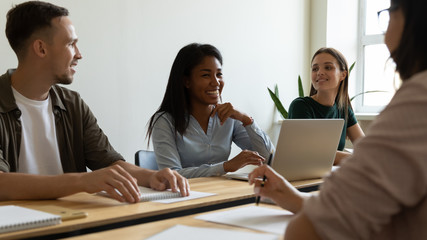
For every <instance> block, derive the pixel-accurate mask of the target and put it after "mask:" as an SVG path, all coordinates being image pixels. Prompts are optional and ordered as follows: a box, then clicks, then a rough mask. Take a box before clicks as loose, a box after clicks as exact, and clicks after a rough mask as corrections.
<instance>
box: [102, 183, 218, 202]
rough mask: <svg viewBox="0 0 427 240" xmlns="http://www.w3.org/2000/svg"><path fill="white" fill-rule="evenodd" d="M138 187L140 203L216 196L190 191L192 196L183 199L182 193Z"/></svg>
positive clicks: (103, 193) (103, 194) (107, 195)
mask: <svg viewBox="0 0 427 240" xmlns="http://www.w3.org/2000/svg"><path fill="white" fill-rule="evenodd" d="M138 187H139V190H140V191H141V197H140V202H159V203H173V202H180V201H186V200H191V199H196V198H202V197H208V196H212V195H215V194H214V193H205V192H196V191H190V196H187V197H181V193H180V192H172V191H171V190H170V189H168V190H164V191H157V190H154V189H151V188H147V187H142V186H138ZM98 194H100V195H102V196H105V197H110V195H109V194H107V193H106V192H100V193H98Z"/></svg>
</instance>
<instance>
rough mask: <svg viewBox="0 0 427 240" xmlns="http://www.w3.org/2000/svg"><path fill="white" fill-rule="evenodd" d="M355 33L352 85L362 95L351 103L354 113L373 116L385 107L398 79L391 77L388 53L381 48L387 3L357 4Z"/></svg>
mask: <svg viewBox="0 0 427 240" xmlns="http://www.w3.org/2000/svg"><path fill="white" fill-rule="evenodd" d="M360 1H361V2H360V10H361V11H360V15H361V16H360V19H361V21H360V22H359V23H360V24H361V26H360V29H359V36H360V46H359V47H360V48H359V58H358V59H359V62H358V64H357V65H359V66H357V68H358V71H359V72H358V73H359V74H358V75H359V76H360V77H359V79H358V80H357V83H356V90H357V92H358V93H361V92H368V91H369V92H370V91H374V92H373V93H372V92H370V93H365V94H363V95H361V96H359V97H357V98H355V99H354V101H353V107H355V108H356V112H357V113H375V112H379V111H381V109H382V108H383V107H384V106H385V105H387V104H388V102H389V101H390V99H391V97H392V96H393V94H394V92H395V91H396V89H397V87H398V85H399V84H400V79H399V77H398V75H396V74H395V65H394V63H393V61H392V60H391V59H390V58H389V56H390V53H389V51H388V49H387V47H386V45H385V44H384V32H385V30H386V29H387V25H388V19H389V13H388V11H387V10H385V11H382V12H380V13H379V11H381V10H384V9H387V8H389V6H390V0H375V1H372V0H360Z"/></svg>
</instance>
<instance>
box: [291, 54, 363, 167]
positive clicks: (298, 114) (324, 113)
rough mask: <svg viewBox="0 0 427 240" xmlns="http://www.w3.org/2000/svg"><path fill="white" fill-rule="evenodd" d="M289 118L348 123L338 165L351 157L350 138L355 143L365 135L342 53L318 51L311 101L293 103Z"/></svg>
mask: <svg viewBox="0 0 427 240" xmlns="http://www.w3.org/2000/svg"><path fill="white" fill-rule="evenodd" d="M289 118H294V119H304V118H341V119H345V122H344V127H343V131H342V134H341V140H340V143H339V145H338V151H337V154H336V157H335V162H334V164H339V163H340V162H341V160H342V159H344V158H345V157H347V156H349V155H350V154H351V153H349V152H344V151H343V150H344V145H345V139H346V137H347V136H348V138H349V139H350V140H351V142H352V143H354V142H355V141H356V140H357V139H359V138H361V137H363V136H365V134H364V133H363V131H362V129H361V128H360V126H359V124H358V123H357V120H356V117H355V116H354V113H353V109H352V107H351V103H350V99H349V97H348V65H347V61H346V60H345V58H344V56H343V55H342V53H340V52H339V51H338V50H336V49H334V48H321V49H319V50H317V52H316V53H315V54H314V56H313V58H312V60H311V90H310V97H299V98H297V99H295V100H294V101H292V103H291V105H290V106H289Z"/></svg>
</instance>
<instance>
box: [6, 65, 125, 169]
mask: <svg viewBox="0 0 427 240" xmlns="http://www.w3.org/2000/svg"><path fill="white" fill-rule="evenodd" d="M13 71H14V70H8V71H7V72H6V73H5V74H3V75H2V76H0V171H3V172H17V171H18V169H19V161H18V158H19V150H20V145H21V131H22V126H21V121H20V117H21V111H20V110H19V108H18V106H17V105H16V102H15V98H14V96H13V93H12V87H11V75H12V73H13ZM49 96H50V98H51V99H52V106H53V114H54V116H55V127H56V137H57V141H58V147H59V155H60V157H61V164H62V169H63V171H64V173H67V172H85V171H86V167H88V168H89V169H91V170H96V169H99V168H103V167H107V166H109V165H111V164H112V163H114V162H115V161H118V160H122V159H123V157H122V156H121V155H120V154H119V153H117V152H116V151H115V150H114V148H113V147H112V146H111V145H110V143H109V141H108V138H107V136H106V135H105V134H104V133H103V132H102V130H101V128H100V127H99V126H98V124H97V120H96V118H95V116H94V115H93V113H92V112H91V111H90V109H89V107H88V106H87V105H86V103H85V102H84V101H83V100H82V99H81V97H80V95H79V94H78V93H77V92H75V91H71V90H69V89H66V88H64V87H60V86H57V85H54V86H52V88H51V89H50V91H49Z"/></svg>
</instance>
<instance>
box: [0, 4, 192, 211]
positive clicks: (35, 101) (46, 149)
mask: <svg viewBox="0 0 427 240" xmlns="http://www.w3.org/2000/svg"><path fill="white" fill-rule="evenodd" d="M6 35H7V38H8V40H9V43H10V45H11V47H12V49H13V50H14V51H15V53H16V55H17V57H18V67H17V69H16V70H15V69H11V70H8V71H7V72H6V74H4V75H2V76H1V77H0V200H7V199H50V198H58V197H62V196H66V195H70V194H73V193H77V192H88V193H94V192H99V191H103V190H104V191H106V192H108V193H109V194H110V195H111V196H112V197H114V198H115V199H117V200H118V201H126V202H131V203H132V202H137V201H138V200H139V195H140V192H139V190H138V187H137V186H138V185H142V186H147V187H152V188H155V189H159V190H162V189H165V188H172V190H173V191H177V190H180V191H181V194H182V195H183V196H186V195H188V191H189V186H188V182H187V180H186V179H185V178H183V177H182V176H181V175H179V174H178V173H177V172H175V171H171V170H170V169H163V170H161V171H152V170H147V169H142V168H139V167H137V166H135V165H133V164H130V163H126V162H125V161H123V157H122V156H121V155H120V154H118V153H117V152H116V151H115V150H114V149H113V147H112V146H111V145H110V143H109V142H108V139H107V137H106V136H105V134H104V133H103V132H102V130H101V129H100V128H99V126H98V124H97V121H96V118H95V117H94V116H93V114H92V112H91V111H90V109H89V107H88V106H87V105H86V104H85V103H84V102H83V100H82V99H81V98H80V96H79V94H78V93H76V92H74V91H71V90H68V89H66V88H63V87H59V86H58V85H57V84H70V83H72V81H73V75H74V73H75V66H76V65H77V62H78V60H80V59H81V58H82V56H81V54H80V51H79V49H78V48H77V40H78V38H77V35H76V32H75V30H74V26H73V25H72V23H71V21H70V19H69V18H68V10H67V9H65V8H62V7H58V6H55V5H53V4H50V3H45V2H39V1H31V2H26V3H22V4H19V5H17V6H15V7H14V8H12V9H11V10H10V11H9V12H8V14H7V23H6ZM86 167H88V168H90V169H91V170H93V172H89V173H87V172H86ZM117 191H118V192H119V193H118V192H117Z"/></svg>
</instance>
